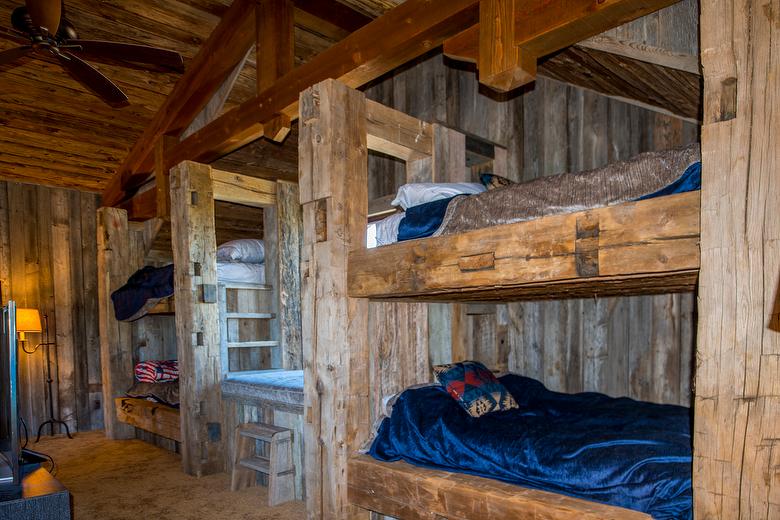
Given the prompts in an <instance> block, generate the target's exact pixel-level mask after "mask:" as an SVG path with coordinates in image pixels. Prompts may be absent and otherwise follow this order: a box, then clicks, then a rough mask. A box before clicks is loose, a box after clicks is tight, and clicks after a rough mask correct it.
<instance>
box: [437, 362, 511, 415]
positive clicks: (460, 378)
mask: <svg viewBox="0 0 780 520" xmlns="http://www.w3.org/2000/svg"><path fill="white" fill-rule="evenodd" d="M433 373H434V375H435V376H436V380H437V381H438V382H439V384H441V385H442V386H443V387H444V389H445V390H447V392H448V393H449V394H450V395H451V396H452V398H453V399H455V400H456V401H458V403H460V405H461V406H462V407H463V408H464V409H465V410H466V411H467V412H468V413H469V415H471V416H472V417H481V416H483V415H485V414H488V413H490V412H502V411H505V410H511V409H512V408H518V406H517V402H516V401H515V398H514V397H512V394H510V393H509V390H507V389H506V387H505V386H504V385H502V384H501V383H500V382H499V380H498V379H496V376H494V375H493V372H491V371H490V370H488V369H487V368H486V367H485V365H483V364H482V363H479V362H477V361H463V362H462V363H453V364H451V365H437V366H435V367H433Z"/></svg>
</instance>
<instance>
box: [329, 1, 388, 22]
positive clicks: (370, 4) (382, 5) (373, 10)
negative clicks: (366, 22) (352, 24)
mask: <svg viewBox="0 0 780 520" xmlns="http://www.w3.org/2000/svg"><path fill="white" fill-rule="evenodd" d="M339 2H341V3H342V4H344V5H348V6H350V7H351V8H352V9H355V10H356V11H359V12H361V13H364V14H367V15H369V16H371V17H372V18H376V17H377V16H380V15H382V14H384V13H385V11H387V10H389V9H392V8H393V7H395V6H397V5H398V4H402V3H403V0H339Z"/></svg>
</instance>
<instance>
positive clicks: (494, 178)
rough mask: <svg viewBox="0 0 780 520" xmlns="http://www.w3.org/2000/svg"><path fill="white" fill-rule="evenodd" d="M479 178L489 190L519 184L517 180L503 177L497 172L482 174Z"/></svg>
mask: <svg viewBox="0 0 780 520" xmlns="http://www.w3.org/2000/svg"><path fill="white" fill-rule="evenodd" d="M479 180H480V181H481V182H482V184H483V185H484V186H485V188H487V189H488V190H495V189H498V188H504V187H506V186H511V185H512V184H517V183H516V182H515V181H512V180H509V179H507V178H506V177H502V176H500V175H496V174H495V173H483V174H480V176H479Z"/></svg>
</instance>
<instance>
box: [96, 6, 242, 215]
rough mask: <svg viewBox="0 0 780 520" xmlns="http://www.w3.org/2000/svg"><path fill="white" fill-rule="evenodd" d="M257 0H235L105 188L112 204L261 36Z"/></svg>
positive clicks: (148, 168) (106, 196)
mask: <svg viewBox="0 0 780 520" xmlns="http://www.w3.org/2000/svg"><path fill="white" fill-rule="evenodd" d="M254 9H255V3H254V0H235V1H234V2H233V4H232V5H231V6H230V8H229V9H228V10H227V11H226V12H225V15H224V16H223V18H222V20H220V22H219V24H217V27H216V28H215V29H214V31H212V33H211V35H210V36H209V38H208V40H206V42H205V43H204V44H203V45H202V46H201V48H200V50H199V51H198V54H197V55H196V56H195V58H193V60H192V61H191V62H190V64H189V68H188V69H187V72H185V73H184V74H183V75H182V77H181V78H180V79H179V81H178V82H177V83H176V85H175V86H174V88H173V90H172V91H171V93H170V94H169V95H168V97H167V98H166V99H165V101H164V102H163V104H162V106H161V107H160V109H159V110H158V112H157V113H156V114H155V116H154V118H153V119H152V121H151V122H150V124H149V125H148V126H147V127H146V130H145V131H144V133H143V134H142V135H141V137H140V138H139V140H138V141H137V142H136V143H135V145H134V146H133V148H132V150H131V151H130V153H129V154H128V155H127V157H126V158H125V161H124V162H123V164H122V166H120V168H119V170H118V172H117V174H116V175H115V176H114V177H112V178H111V181H110V183H109V185H108V186H107V187H106V190H105V192H104V193H103V202H104V204H106V205H112V204H116V203H117V202H119V201H121V200H122V199H123V198H124V195H125V194H124V190H125V186H126V183H127V181H128V180H129V178H130V177H131V176H132V175H133V174H134V173H136V172H138V171H140V170H141V169H142V165H144V164H146V168H145V169H146V170H147V171H150V170H151V168H150V167H149V163H151V164H152V167H153V164H154V153H153V152H154V143H155V142H156V141H157V140H158V139H159V138H160V137H161V136H162V135H164V134H170V133H172V132H175V131H181V130H183V129H184V128H186V127H187V126H188V125H189V124H190V123H191V122H192V121H193V119H194V118H195V116H197V115H198V113H199V112H200V111H201V110H202V109H203V107H204V106H206V104H207V103H208V101H209V100H210V99H211V97H212V95H213V94H214V92H215V91H216V90H217V89H218V88H219V87H220V85H221V84H222V83H223V82H224V80H225V78H226V77H227V76H228V75H229V74H230V72H231V71H232V70H233V68H234V67H235V65H236V64H237V63H238V62H239V61H240V60H241V59H242V58H243V57H244V56H245V55H246V50H247V49H248V48H249V47H250V46H251V45H252V43H254V41H255V18H254Z"/></svg>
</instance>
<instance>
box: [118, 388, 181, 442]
mask: <svg viewBox="0 0 780 520" xmlns="http://www.w3.org/2000/svg"><path fill="white" fill-rule="evenodd" d="M114 403H115V407H116V417H117V419H119V420H120V421H121V422H123V423H126V424H130V425H132V426H135V427H136V428H140V429H142V430H146V431H148V432H152V433H154V434H155V435H159V436H161V437H165V438H166V439H173V440H175V441H177V442H181V426H180V424H179V410H178V408H173V407H172V406H167V405H164V404H159V403H153V402H151V401H147V400H146V399H137V398H134V397H117V398H115V399H114Z"/></svg>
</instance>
